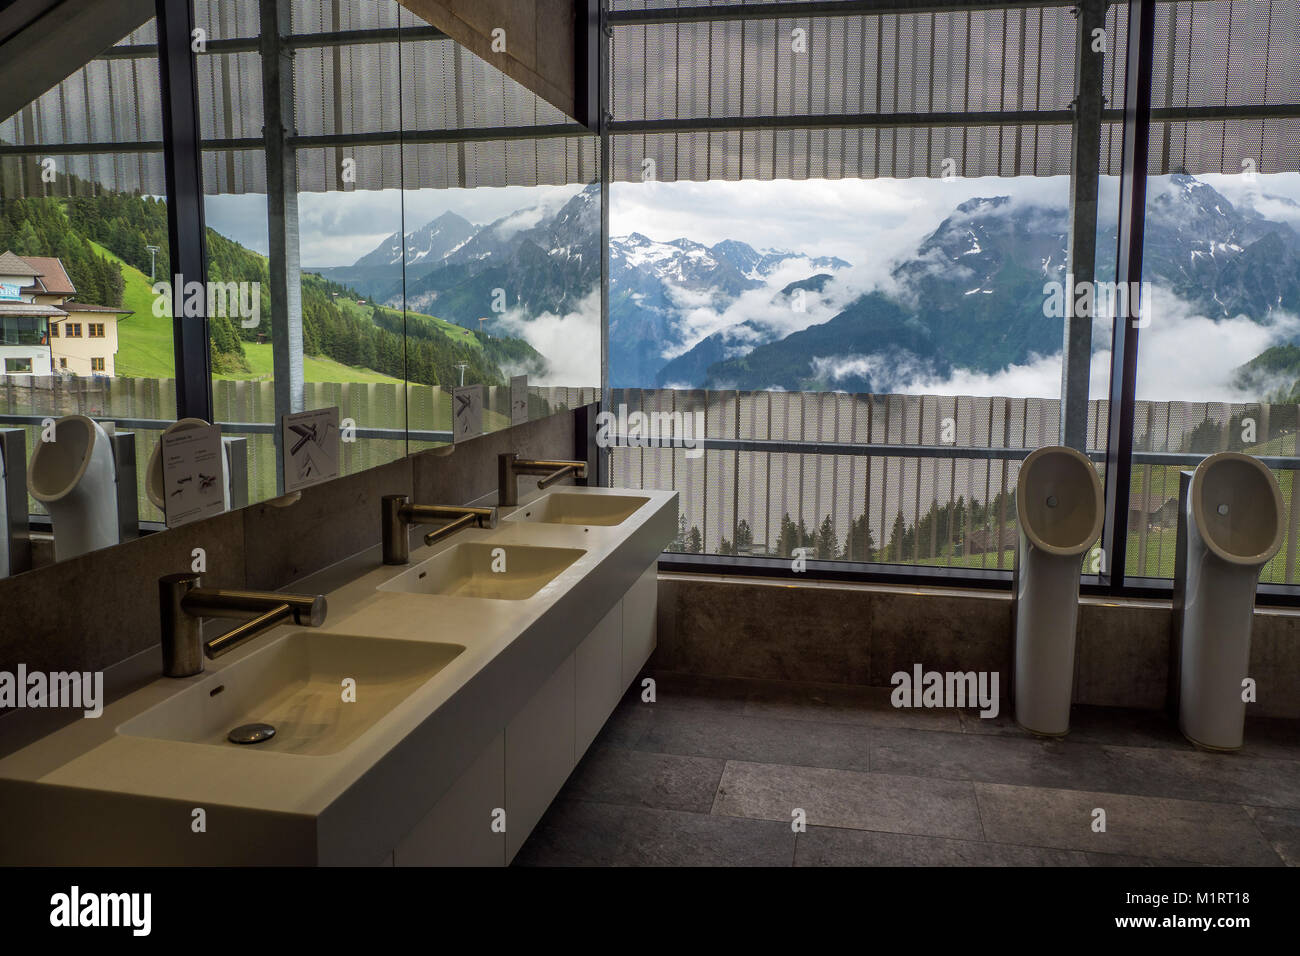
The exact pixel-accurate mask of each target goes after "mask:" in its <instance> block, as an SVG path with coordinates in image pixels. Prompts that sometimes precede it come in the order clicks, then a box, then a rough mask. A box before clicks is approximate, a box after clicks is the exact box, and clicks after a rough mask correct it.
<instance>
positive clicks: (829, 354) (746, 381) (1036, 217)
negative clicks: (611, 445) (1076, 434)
mask: <svg viewBox="0 0 1300 956" xmlns="http://www.w3.org/2000/svg"><path fill="white" fill-rule="evenodd" d="M599 197H600V193H599V187H598V186H595V185H592V186H588V187H586V188H584V189H582V190H581V191H579V192H577V193H575V194H574V195H573V197H572V198H571V199H569V200H568V201H567V202H566V203H564V204H563V206H561V207H560V208H559V209H554V208H549V209H548V208H542V207H537V208H534V209H523V210H519V211H517V212H515V213H513V214H511V215H509V216H505V217H502V218H501V219H498V220H497V221H495V222H492V223H489V224H487V225H484V226H480V227H475V226H472V225H471V224H470V223H468V221H467V220H465V219H463V218H462V217H460V216H456V215H455V214H453V213H446V214H444V215H442V216H440V217H438V218H437V219H435V220H433V221H432V222H430V223H428V224H427V225H425V226H423V227H421V228H420V229H418V230H415V231H414V232H411V233H409V234H408V235H407V237H406V240H405V244H406V250H407V251H406V255H407V257H408V266H407V270H406V299H407V303H408V306H409V307H410V308H413V309H417V310H419V311H423V312H428V313H429V314H432V315H437V316H440V317H442V318H445V319H449V320H451V321H454V322H458V323H460V324H461V325H464V326H467V327H471V328H473V327H477V326H478V320H479V319H480V318H481V317H484V316H487V317H491V316H492V315H493V312H492V311H491V307H492V301H493V297H494V293H495V290H498V289H500V290H503V291H504V294H505V305H506V308H507V309H508V310H509V311H510V312H511V314H512V315H514V316H516V317H518V318H520V319H522V320H523V321H529V320H531V319H534V318H537V317H539V316H541V315H543V314H544V313H553V314H556V315H564V314H568V313H570V312H573V311H576V310H578V309H579V308H581V307H582V303H584V302H586V303H587V306H586V307H588V308H589V307H590V296H591V294H592V292H593V291H594V290H595V289H596V287H597V285H598V283H599V281H600V246H599V242H600V239H599V236H600V203H599ZM1273 202H1274V203H1275V205H1274V206H1272V207H1270V208H1279V207H1278V206H1277V205H1276V203H1277V202H1280V201H1276V200H1274V201H1273ZM1296 221H1297V222H1300V215H1298V216H1297V217H1296ZM1068 228H1069V217H1068V212H1067V210H1066V209H1064V208H1061V207H1048V206H1042V205H1036V204H1033V203H1028V202H1025V201H1020V200H1016V199H1014V198H1012V197H1009V196H991V197H984V198H976V199H971V200H968V201H967V202H964V203H962V204H961V205H959V206H957V207H956V208H955V209H953V210H952V212H951V213H950V214H949V215H948V216H946V217H945V218H944V219H943V221H942V222H941V223H939V225H938V227H937V228H935V230H934V231H933V232H932V233H931V234H930V235H929V236H927V237H926V238H925V240H924V241H922V242H921V243H920V245H919V246H918V247H917V248H916V249H915V250H914V251H913V252H912V253H911V254H910V255H907V256H906V257H905V258H904V259H902V260H901V261H899V262H898V263H897V264H896V266H895V267H894V268H893V270H892V271H893V279H894V283H893V285H894V289H893V290H892V291H891V292H890V294H889V295H886V294H884V293H882V292H873V293H870V294H866V295H854V294H852V293H849V292H848V291H847V290H846V289H845V288H844V287H843V286H841V285H837V284H836V283H837V282H838V281H839V279H840V278H841V276H842V274H843V272H844V270H846V269H847V267H848V266H849V264H848V263H846V262H844V261H843V260H839V259H834V258H816V257H810V256H806V255H803V254H800V253H799V252H797V251H789V250H777V249H755V248H754V247H752V246H750V245H748V244H747V243H745V242H742V241H740V240H736V239H727V240H724V241H721V242H716V243H713V244H712V245H708V244H705V243H701V242H698V241H696V240H693V239H690V238H688V237H679V238H675V239H670V240H661V239H655V238H651V237H649V236H646V235H643V234H640V233H635V232H634V233H631V234H629V235H623V236H616V237H613V238H612V239H611V240H610V244H609V263H610V274H609V280H610V299H609V322H610V334H609V341H610V381H611V384H612V385H613V386H615V387H655V386H662V385H669V384H671V385H688V386H692V387H739V388H774V387H776V388H787V389H798V388H831V389H845V390H861V391H873V390H880V389H882V388H888V387H890V386H891V385H893V386H896V385H898V384H899V382H900V381H901V380H902V378H903V377H904V376H905V375H914V374H915V373H916V372H917V371H921V372H924V373H929V374H933V375H947V374H949V373H951V371H952V370H953V369H957V368H962V369H970V370H972V371H978V372H984V373H994V372H998V371H1000V370H1002V369H1005V368H1007V367H1008V366H1010V365H1014V364H1021V363H1024V362H1026V361H1028V360H1029V359H1030V358H1031V357H1032V356H1035V355H1052V354H1055V353H1056V352H1058V351H1059V350H1060V347H1061V333H1062V325H1063V320H1062V319H1060V318H1052V317H1050V316H1047V315H1045V314H1044V309H1043V302H1044V294H1043V285H1044V283H1046V282H1049V281H1060V280H1063V279H1064V275H1065V263H1066V243H1067V231H1068ZM1145 242H1146V246H1145V258H1144V269H1145V271H1144V276H1145V278H1146V279H1148V280H1150V281H1152V282H1155V283H1157V284H1159V285H1161V286H1163V287H1165V288H1167V289H1169V290H1171V291H1172V292H1173V293H1175V294H1176V295H1177V296H1179V297H1180V298H1181V299H1183V300H1184V301H1187V302H1190V303H1192V304H1193V305H1194V306H1195V307H1196V308H1197V309H1199V310H1201V311H1202V312H1203V314H1205V315H1207V316H1210V317H1217V318H1227V317H1235V316H1237V315H1241V314H1245V315H1247V316H1249V317H1250V318H1252V319H1254V320H1255V321H1257V322H1267V321H1269V320H1270V317H1271V315H1272V314H1273V312H1274V311H1276V310H1279V309H1280V310H1286V311H1291V312H1300V236H1298V235H1297V232H1296V230H1295V229H1294V228H1293V227H1292V226H1291V225H1289V224H1288V223H1286V222H1279V221H1275V220H1272V219H1269V218H1267V217H1266V216H1264V215H1261V214H1260V213H1259V212H1257V211H1256V210H1255V209H1253V208H1249V207H1246V206H1243V207H1242V208H1237V207H1235V206H1234V205H1233V203H1232V202H1230V201H1229V200H1228V199H1227V198H1226V197H1224V196H1223V195H1222V194H1220V193H1219V192H1217V191H1216V190H1215V189H1214V188H1212V187H1211V186H1209V185H1207V184H1206V183H1203V182H1201V181H1199V180H1196V179H1194V178H1193V177H1190V176H1186V175H1175V176H1172V177H1169V179H1168V180H1166V181H1160V182H1153V183H1152V187H1151V190H1150V193H1149V195H1148V217H1147V223H1146V239H1145ZM1115 243H1116V236H1115V233H1114V228H1113V225H1112V227H1111V228H1110V229H1109V231H1103V232H1102V234H1101V235H1100V237H1099V245H1098V249H1099V262H1098V276H1099V277H1101V278H1103V279H1104V278H1106V277H1109V276H1113V274H1114V267H1113V261H1114V250H1115ZM400 260H401V249H400V246H399V244H398V240H397V237H396V236H390V237H389V238H388V239H386V240H385V241H384V242H383V243H381V244H380V245H379V247H377V248H376V249H375V250H373V251H372V252H370V253H368V254H367V255H365V256H363V257H361V259H359V260H358V261H357V262H356V263H355V264H354V265H353V266H351V267H347V268H344V269H337V270H321V271H322V272H324V273H325V274H326V275H327V276H329V277H330V278H336V279H338V280H339V281H345V282H347V283H348V284H350V285H352V286H353V287H355V288H357V289H358V290H359V291H362V292H364V293H367V294H368V295H370V296H371V297H373V298H376V299H378V300H379V301H384V302H388V303H389V304H392V305H399V304H400V301H401V295H402V284H401V281H400V280H401V268H400ZM791 280H793V281H791ZM778 283H785V284H784V285H782V286H780V287H778ZM837 292H838V295H837V294H835V293H837ZM803 293H806V294H807V295H808V296H810V297H816V299H815V301H816V302H817V303H818V306H819V308H820V309H821V310H822V311H820V312H818V313H816V314H809V315H807V316H806V317H803V318H798V319H791V318H790V316H791V314H792V310H791V304H792V303H793V301H794V297H795V296H796V295H798V294H803ZM836 302H838V303H840V304H839V305H831V303H836ZM780 315H784V316H785V318H780V317H779V316H780Z"/></svg>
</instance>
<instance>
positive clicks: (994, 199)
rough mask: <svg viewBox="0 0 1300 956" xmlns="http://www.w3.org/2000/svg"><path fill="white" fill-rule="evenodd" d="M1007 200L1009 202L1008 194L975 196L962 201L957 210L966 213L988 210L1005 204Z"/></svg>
mask: <svg viewBox="0 0 1300 956" xmlns="http://www.w3.org/2000/svg"><path fill="white" fill-rule="evenodd" d="M1009 202H1011V197H1010V196H976V197H975V198H974V199H967V200H966V201H965V202H964V203H962V204H961V205H960V206H958V207H957V212H962V213H967V214H970V213H974V212H988V211H990V210H993V209H997V208H999V207H1000V206H1005V205H1006V204H1007V203H1009Z"/></svg>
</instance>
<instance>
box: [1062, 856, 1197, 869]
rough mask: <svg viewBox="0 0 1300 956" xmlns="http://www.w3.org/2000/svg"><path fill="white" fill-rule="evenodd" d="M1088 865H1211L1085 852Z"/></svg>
mask: <svg viewBox="0 0 1300 956" xmlns="http://www.w3.org/2000/svg"><path fill="white" fill-rule="evenodd" d="M1084 856H1086V857H1087V858H1088V865H1089V866H1111V867H1125V866H1141V867H1152V866H1212V865H1213V864H1210V863H1191V862H1188V861H1187V860H1161V859H1157V858H1156V857H1152V856H1125V855H1124V854H1122V853H1085V854H1084Z"/></svg>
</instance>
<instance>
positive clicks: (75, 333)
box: [67, 322, 81, 339]
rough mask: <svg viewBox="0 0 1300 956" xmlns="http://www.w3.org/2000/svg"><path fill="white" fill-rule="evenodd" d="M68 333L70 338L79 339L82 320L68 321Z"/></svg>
mask: <svg viewBox="0 0 1300 956" xmlns="http://www.w3.org/2000/svg"><path fill="white" fill-rule="evenodd" d="M67 335H68V338H70V339H79V338H81V323H80V322H69V323H68V332H67Z"/></svg>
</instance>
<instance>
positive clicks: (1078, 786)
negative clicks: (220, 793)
mask: <svg viewBox="0 0 1300 956" xmlns="http://www.w3.org/2000/svg"><path fill="white" fill-rule="evenodd" d="M653 676H654V677H655V680H656V682H657V688H656V689H657V695H656V696H657V700H656V702H655V703H643V702H642V701H641V700H640V697H639V689H640V682H639V681H638V682H637V683H635V684H634V685H633V690H632V691H630V692H629V694H628V696H627V697H625V698H624V700H623V701H622V703H620V705H619V706H618V708H617V709H616V710H615V711H614V714H613V715H612V716H611V717H610V719H609V722H608V724H607V725H606V727H605V729H604V730H603V731H602V733H601V735H600V736H599V737H598V738H597V740H596V742H595V743H593V744H592V746H591V748H590V750H588V752H587V755H586V756H585V757H584V758H583V760H582V761H581V763H579V765H578V767H577V769H576V770H574V772H573V774H572V776H570V778H569V781H568V783H567V784H566V785H565V787H564V789H563V790H562V791H561V792H560V794H559V796H558V797H557V798H556V800H555V802H554V803H553V804H552V805H551V808H550V810H549V811H548V812H547V814H546V816H545V817H544V818H543V819H542V821H541V822H540V823H539V824H538V826H537V828H536V829H535V830H534V831H533V834H532V836H531V837H530V838H529V840H528V842H527V843H526V844H525V845H524V847H523V848H522V849H521V850H520V852H519V855H518V856H517V858H516V860H515V863H516V864H517V865H525V866H529V865H530V866H548V865H555V866H574V865H595V866H620V865H623V866H690V865H706V866H707V865H713V866H792V865H793V866H909V865H910V866H917V865H921V866H1163V865H1196V864H1202V865H1247V866H1282V865H1290V866H1295V865H1298V864H1300V721H1286V720H1255V721H1251V722H1250V723H1249V724H1248V725H1247V733H1246V737H1247V744H1246V747H1245V749H1244V750H1243V751H1241V752H1240V753H1237V754H1209V753H1202V752H1200V751H1198V750H1196V749H1195V748H1193V747H1192V746H1191V745H1190V744H1189V743H1187V742H1186V741H1185V740H1184V739H1183V738H1182V736H1181V735H1180V734H1179V733H1178V730H1177V727H1176V726H1174V724H1173V723H1172V722H1171V721H1169V720H1168V719H1167V718H1166V717H1165V715H1164V714H1161V713H1154V712H1149V711H1126V710H1115V709H1111V708H1097V707H1076V708H1075V709H1074V714H1073V717H1072V731H1071V733H1070V736H1069V737H1068V738H1066V739H1064V740H1044V739H1039V738H1035V737H1032V736H1030V735H1028V734H1026V733H1025V732H1024V731H1022V730H1020V729H1019V728H1018V727H1016V726H1015V724H1014V722H1013V721H1011V720H1010V719H1009V718H1008V717H1005V716H999V717H997V718H993V719H982V718H980V717H979V715H978V713H976V712H975V711H957V710H898V709H895V708H894V707H892V706H891V705H890V703H889V688H864V687H848V686H828V685H814V684H793V683H779V682H767V681H753V680H730V679H715V678H699V677H691V676H688V675H681V674H669V673H656V674H654V675H653ZM795 808H801V809H803V810H804V811H805V813H806V820H807V828H806V830H805V832H801V833H796V832H794V829H793V828H792V826H791V824H792V821H793V819H794V818H793V816H792V812H793V811H794V809H795ZM1097 808H1101V809H1103V810H1104V811H1105V813H1106V829H1105V832H1094V830H1093V827H1092V823H1093V819H1094V816H1093V814H1094V810H1095V809H1097Z"/></svg>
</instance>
